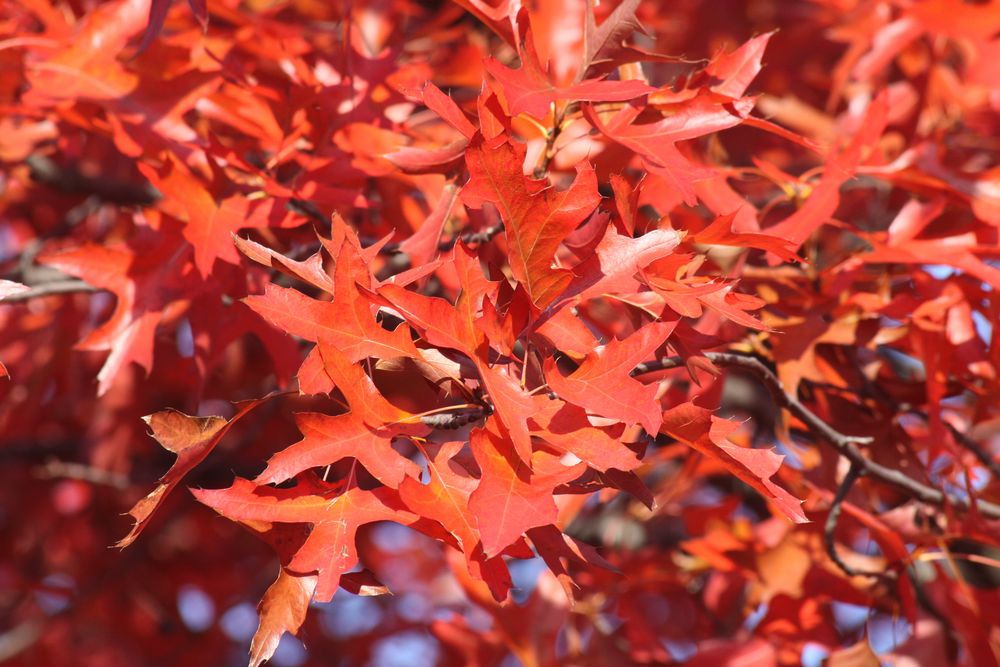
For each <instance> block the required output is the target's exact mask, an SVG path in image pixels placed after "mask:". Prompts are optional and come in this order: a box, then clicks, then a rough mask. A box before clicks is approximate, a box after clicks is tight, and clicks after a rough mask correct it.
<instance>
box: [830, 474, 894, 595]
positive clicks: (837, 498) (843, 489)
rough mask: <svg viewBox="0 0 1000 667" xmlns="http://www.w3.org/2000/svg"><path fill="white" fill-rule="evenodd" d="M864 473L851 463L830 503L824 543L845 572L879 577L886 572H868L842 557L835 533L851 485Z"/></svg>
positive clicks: (832, 557)
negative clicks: (855, 567)
mask: <svg viewBox="0 0 1000 667" xmlns="http://www.w3.org/2000/svg"><path fill="white" fill-rule="evenodd" d="M863 474H864V470H862V469H861V468H860V467H859V466H856V465H854V464H853V463H852V464H851V467H850V469H849V470H848V471H847V474H846V475H844V479H843V481H841V482H840V486H839V487H837V493H836V494H835V495H834V496H833V502H832V503H830V513H829V514H827V515H826V523H825V524H823V544H824V545H825V546H826V553H827V554H829V556H830V560H832V561H833V562H834V564H836V566H837V567H839V568H840V569H841V570H842V571H843V573H844V574H846V575H847V576H849V577H857V576H865V577H879V576H885V574H886V573H883V572H868V571H863V570H856V569H854V568H853V567H851V566H850V565H848V564H847V563H845V562H844V560H843V559H842V558H841V557H840V554H838V553H837V540H836V538H835V536H834V534H835V533H836V531H837V521H838V520H839V519H840V512H841V510H842V509H843V505H844V499H845V498H847V494H848V493H850V491H851V487H852V486H854V483H855V482H856V481H858V478H859V477H861V475H863Z"/></svg>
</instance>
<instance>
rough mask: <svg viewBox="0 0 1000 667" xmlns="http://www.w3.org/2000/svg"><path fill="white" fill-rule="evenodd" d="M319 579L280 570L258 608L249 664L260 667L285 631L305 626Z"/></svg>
mask: <svg viewBox="0 0 1000 667" xmlns="http://www.w3.org/2000/svg"><path fill="white" fill-rule="evenodd" d="M316 581H317V578H316V577H315V576H314V575H304V576H300V575H295V574H291V573H289V572H286V571H285V568H280V569H279V570H278V578H277V579H275V581H274V583H273V584H271V585H270V586H268V588H267V591H266V592H265V593H264V597H263V598H261V601H260V605H258V607H257V611H258V613H259V614H260V624H259V625H258V626H257V632H255V633H254V635H253V640H252V641H251V642H250V667H258V666H259V665H260V664H261V663H262V662H264V661H265V660H268V659H269V658H270V657H271V656H272V655H274V651H275V650H276V649H277V648H278V642H279V641H281V636H282V635H283V634H285V633H286V632H290V633H292V634H293V635H294V634H296V633H297V632H298V630H299V628H300V627H302V622H303V621H305V620H306V612H307V611H309V602H310V601H311V600H312V596H313V592H314V591H315V590H316Z"/></svg>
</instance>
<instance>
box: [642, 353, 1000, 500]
mask: <svg viewBox="0 0 1000 667" xmlns="http://www.w3.org/2000/svg"><path fill="white" fill-rule="evenodd" d="M704 356H705V357H706V358H707V359H708V360H709V361H711V362H712V363H714V364H717V365H719V366H735V367H739V368H744V369H746V370H749V371H751V372H752V373H754V374H755V375H757V377H758V378H760V380H761V381H762V382H763V383H764V386H766V387H767V389H768V390H769V391H770V392H771V395H772V396H774V400H775V401H776V402H777V403H778V405H779V406H780V407H782V408H784V409H786V410H788V411H789V412H790V413H791V414H792V415H793V416H794V417H796V418H797V419H798V420H799V421H801V422H802V423H803V424H805V425H806V427H808V429H809V431H810V432H812V433H814V434H816V435H817V436H819V437H820V438H821V439H822V440H824V441H826V442H827V443H829V444H830V445H832V446H833V448H834V449H836V450H837V451H838V452H839V453H840V454H842V455H843V456H844V457H845V458H846V459H847V460H848V461H850V463H851V464H852V465H855V466H857V467H859V468H860V469H861V470H862V472H864V474H866V475H868V476H869V477H871V478H873V479H877V480H879V481H880V482H883V483H885V484H888V485H889V486H893V487H895V488H897V489H899V490H900V491H903V492H904V493H906V494H907V495H909V496H910V497H911V498H913V499H914V500H919V501H920V502H923V503H927V504H928V505H937V506H938V507H944V506H952V507H956V508H958V509H962V510H968V509H969V507H970V503H969V501H967V500H965V499H964V498H960V497H957V496H954V495H951V494H947V493H945V492H943V491H941V490H940V489H935V488H933V487H930V486H927V485H926V484H922V483H920V482H918V481H917V480H915V479H912V478H910V477H907V476H906V475H904V474H903V473H901V472H900V471H899V470H894V469H893V468H887V467H886V466H884V465H881V464H879V463H876V462H874V461H872V460H871V459H869V458H867V457H866V456H865V455H864V453H862V451H861V449H860V448H859V447H858V445H870V444H872V443H873V442H874V439H873V438H870V437H863V436H856V435H846V434H844V433H841V432H840V431H837V430H836V429H834V428H833V427H832V426H830V425H829V424H827V423H826V422H824V421H823V420H822V419H820V418H819V417H818V416H817V415H816V413H814V412H813V411H812V410H810V409H809V408H807V407H806V406H805V405H803V404H802V403H801V402H799V399H798V398H796V397H794V396H792V395H790V394H788V393H786V392H785V388H784V386H783V385H782V384H781V380H779V379H778V376H777V375H775V374H774V373H773V372H772V371H771V369H769V368H768V367H767V366H765V365H764V364H763V363H762V362H761V361H760V360H759V359H757V358H756V357H750V356H745V355H742V354H734V353H731V352H706V353H705V355H704ZM682 366H684V360H683V359H682V358H681V357H667V358H664V359H657V360H654V361H646V362H643V363H641V364H639V365H638V366H636V368H635V370H633V371H632V375H642V374H645V373H652V372H654V371H659V370H666V369H670V368H680V367H682ZM976 509H977V510H978V511H979V513H980V514H982V515H983V516H985V517H987V518H990V519H1000V505H997V504H995V503H991V502H987V501H985V500H977V501H976Z"/></svg>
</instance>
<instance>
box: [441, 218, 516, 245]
mask: <svg viewBox="0 0 1000 667" xmlns="http://www.w3.org/2000/svg"><path fill="white" fill-rule="evenodd" d="M502 231H503V223H502V222H498V223H497V224H495V225H490V226H489V227H487V228H486V229H482V230H480V231H478V232H466V233H464V234H460V235H458V236H454V237H452V238H450V239H448V240H447V241H441V243H439V244H438V250H451V248H452V247H453V246H454V245H455V242H456V241H458V240H459V239H461V241H462V243H463V244H465V245H482V244H483V243H489V242H490V241H492V240H493V237H495V236H496V235H497V234H499V233H500V232H502Z"/></svg>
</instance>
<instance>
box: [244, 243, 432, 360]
mask: <svg viewBox="0 0 1000 667" xmlns="http://www.w3.org/2000/svg"><path fill="white" fill-rule="evenodd" d="M348 247H349V246H348V245H347V244H344V246H343V247H342V248H341V252H340V257H339V259H338V260H337V268H336V270H335V272H334V283H335V296H334V299H333V301H332V302H327V301H317V300H316V299H312V298H310V297H308V296H306V295H304V294H302V293H301V292H298V291H296V290H293V289H288V288H286V287H278V286H277V285H274V284H272V283H268V284H267V286H266V287H265V290H264V294H263V295H258V296H248V297H247V298H246V299H244V302H245V303H246V304H247V305H248V306H250V307H251V308H253V309H254V310H255V311H257V313H259V314H260V315H261V316H262V317H264V318H265V319H266V320H267V321H268V322H270V323H271V324H273V325H274V326H276V327H278V328H279V329H281V330H283V331H286V332H288V333H290V334H294V335H296V336H300V337H302V338H305V339H306V340H310V341H313V342H317V343H326V344H328V345H331V346H333V347H336V348H337V349H338V350H340V351H341V352H344V353H345V354H346V355H347V356H348V358H349V359H350V360H351V361H359V360H361V359H364V358H366V357H378V358H383V359H388V358H392V357H417V356H418V353H417V348H416V347H414V345H413V341H412V340H411V338H410V332H409V327H407V326H406V325H400V326H398V327H396V329H394V330H393V331H387V330H386V329H383V328H382V327H381V326H379V325H378V323H376V322H375V317H374V315H373V314H372V305H373V304H372V302H371V300H370V299H368V298H367V297H366V296H364V295H362V294H361V292H360V290H359V289H358V287H357V283H356V282H355V278H354V273H353V269H352V267H351V261H352V256H351V251H350V250H349V249H348Z"/></svg>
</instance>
